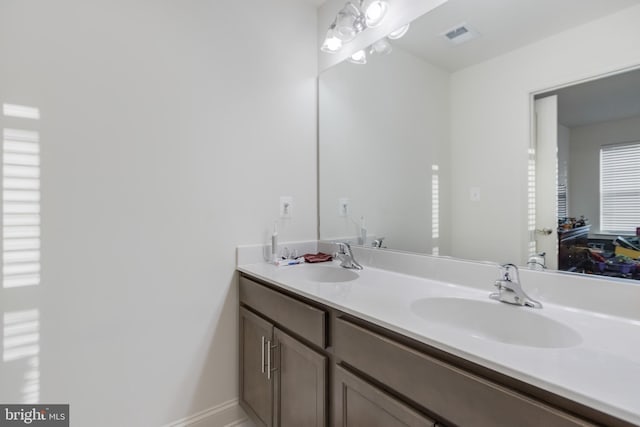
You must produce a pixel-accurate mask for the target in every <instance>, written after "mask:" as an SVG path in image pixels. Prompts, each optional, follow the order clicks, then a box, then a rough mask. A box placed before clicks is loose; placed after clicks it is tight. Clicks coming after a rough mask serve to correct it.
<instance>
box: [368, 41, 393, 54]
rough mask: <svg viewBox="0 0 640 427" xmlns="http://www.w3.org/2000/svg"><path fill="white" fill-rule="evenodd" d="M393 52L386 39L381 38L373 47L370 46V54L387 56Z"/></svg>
mask: <svg viewBox="0 0 640 427" xmlns="http://www.w3.org/2000/svg"><path fill="white" fill-rule="evenodd" d="M392 51H393V48H392V47H391V43H389V39H388V38H386V37H383V38H381V39H380V40H378V41H377V42H375V43H374V44H372V45H371V46H369V54H370V55H373V54H377V55H387V54H389V53H391V52H392Z"/></svg>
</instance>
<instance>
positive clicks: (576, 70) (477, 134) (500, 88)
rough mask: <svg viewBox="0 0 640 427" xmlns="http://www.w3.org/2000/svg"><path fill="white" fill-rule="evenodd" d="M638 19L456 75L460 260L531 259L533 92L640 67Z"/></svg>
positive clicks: (639, 12)
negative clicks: (473, 194)
mask: <svg viewBox="0 0 640 427" xmlns="http://www.w3.org/2000/svg"><path fill="white" fill-rule="evenodd" d="M639 20H640V6H635V7H633V8H629V9H626V10H623V11H621V12H619V13H617V14H614V15H610V16H608V17H605V18H602V19H600V20H597V21H593V22H591V23H588V24H585V25H583V26H580V27H577V28H574V29H571V30H568V31H566V32H564V33H561V34H558V35H555V36H553V37H550V38H548V39H545V40H542V41H540V42H537V43H534V44H531V45H528V46H525V47H523V48H521V49H518V50H515V51H513V52H510V53H507V54H505V55H502V56H499V57H496V58H494V59H491V60H489V61H486V62H484V63H481V64H478V65H475V66H472V67H469V68H466V69H464V70H461V71H458V72H456V73H454V74H453V75H452V79H451V85H452V98H451V105H452V150H453V151H452V153H453V154H452V169H453V175H452V176H453V182H452V185H453V191H452V211H453V215H452V224H453V226H452V231H453V233H452V235H453V239H452V248H453V251H454V255H455V256H459V257H462V258H469V259H478V258H483V259H490V260H491V259H492V260H504V261H512V262H513V261H515V262H519V263H523V262H524V261H526V255H527V252H526V242H527V240H528V234H527V149H528V147H529V142H530V135H531V128H530V121H531V120H530V118H531V101H530V94H531V93H532V92H537V91H542V90H544V89H548V88H551V87H555V86H558V85H563V84H566V83H568V82H572V81H577V80H580V79H585V78H589V77H592V76H596V75H600V74H604V73H608V72H611V71H614V70H620V69H623V68H626V67H630V66H632V65H635V64H640V50H638V46H637V41H638V40H640V27H639V26H638V25H636V24H637V22H638V21H639ZM470 187H480V189H481V200H480V201H479V202H472V201H470V199H469V188H470ZM478 253H483V256H482V257H478V255H477V254H478Z"/></svg>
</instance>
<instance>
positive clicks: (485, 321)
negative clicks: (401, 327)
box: [411, 298, 582, 348]
mask: <svg viewBox="0 0 640 427" xmlns="http://www.w3.org/2000/svg"><path fill="white" fill-rule="evenodd" d="M411 311H413V313H414V314H416V315H418V316H420V317H421V318H423V319H425V320H427V321H429V322H431V323H434V324H440V325H446V326H449V327H453V328H456V329H459V330H462V331H465V332H468V333H469V334H471V335H472V336H475V337H477V338H482V339H487V340H492V341H498V342H502V343H507V344H515V345H522V346H529V347H544V348H563V347H573V346H576V345H578V344H580V343H581V342H582V337H581V336H580V334H578V333H577V332H576V331H574V330H573V329H571V328H570V327H568V326H566V325H564V324H563V323H560V322H558V321H556V320H553V319H550V318H548V317H545V316H542V315H540V314H538V313H536V312H535V311H533V309H531V308H527V307H520V306H513V305H509V304H505V303H501V302H497V301H486V302H485V301H480V300H474V299H466V298H423V299H420V300H417V301H415V302H414V303H412V304H411Z"/></svg>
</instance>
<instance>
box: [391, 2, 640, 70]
mask: <svg viewBox="0 0 640 427" xmlns="http://www.w3.org/2000/svg"><path fill="white" fill-rule="evenodd" d="M637 4H640V0H449V1H448V2H447V3H445V4H443V5H442V6H440V7H438V8H436V9H435V10H433V11H431V12H430V13H428V14H426V15H424V16H422V17H420V18H418V19H416V20H415V21H414V22H413V23H412V24H411V28H410V30H409V32H408V33H407V35H406V36H404V37H403V38H402V39H400V40H397V41H395V42H394V45H397V46H400V47H402V48H403V49H406V50H408V51H410V52H412V53H413V54H415V55H418V56H420V57H423V58H424V59H425V60H426V61H428V62H430V63H432V64H434V65H437V66H440V67H442V68H445V69H447V70H450V71H455V70H458V69H461V68H465V67H468V66H470V65H473V64H476V63H479V62H482V61H485V60H487V59H489V58H492V57H494V56H497V55H500V54H503V53H506V52H508V51H510V50H514V49H517V48H518V47H521V46H524V45H526V44H529V43H532V42H534V41H537V40H540V39H543V38H546V37H549V36H551V35H553V34H557V33H560V32H562V31H564V30H566V29H568V28H571V27H575V26H578V25H581V24H584V23H586V22H589V21H592V20H594V19H597V18H600V17H602V16H605V15H608V14H611V13H614V12H617V11H619V10H621V9H624V8H627V7H630V6H634V5H637ZM462 23H466V24H469V25H471V26H472V27H473V28H474V29H475V30H477V31H478V32H479V33H480V37H479V38H477V39H475V40H472V41H469V42H467V43H465V44H461V45H457V46H456V45H453V44H451V43H450V42H449V41H448V40H446V39H445V38H444V37H443V36H441V35H440V34H441V33H443V32H445V31H448V30H450V29H451V28H453V27H455V26H457V25H458V24H462Z"/></svg>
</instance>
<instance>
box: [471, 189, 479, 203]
mask: <svg viewBox="0 0 640 427" xmlns="http://www.w3.org/2000/svg"><path fill="white" fill-rule="evenodd" d="M469 197H470V198H471V201H472V202H479V201H480V187H471V189H470V190H469Z"/></svg>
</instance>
